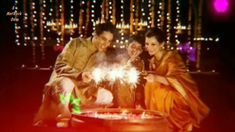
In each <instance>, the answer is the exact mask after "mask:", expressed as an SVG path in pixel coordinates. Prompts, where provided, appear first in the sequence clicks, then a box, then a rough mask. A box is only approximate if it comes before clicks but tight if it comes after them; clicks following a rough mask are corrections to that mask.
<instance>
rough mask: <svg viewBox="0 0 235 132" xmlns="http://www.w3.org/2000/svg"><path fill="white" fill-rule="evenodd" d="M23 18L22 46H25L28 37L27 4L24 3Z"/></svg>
mask: <svg viewBox="0 0 235 132" xmlns="http://www.w3.org/2000/svg"><path fill="white" fill-rule="evenodd" d="M24 2H25V3H24V5H23V8H24V13H23V14H24V17H23V26H24V33H23V34H24V46H27V40H28V35H27V28H28V13H27V3H26V1H24Z"/></svg>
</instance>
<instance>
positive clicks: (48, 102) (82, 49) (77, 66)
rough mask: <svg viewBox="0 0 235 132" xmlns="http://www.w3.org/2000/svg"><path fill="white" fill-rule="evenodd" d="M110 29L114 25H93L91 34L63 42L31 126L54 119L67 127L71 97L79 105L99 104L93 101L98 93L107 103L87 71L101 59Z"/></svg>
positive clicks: (109, 41) (107, 44) (106, 93)
mask: <svg viewBox="0 0 235 132" xmlns="http://www.w3.org/2000/svg"><path fill="white" fill-rule="evenodd" d="M114 32H115V27H114V25H112V24H111V23H101V24H98V25H96V28H95V32H94V35H93V37H90V38H87V39H84V38H76V39H73V40H71V41H70V42H69V43H68V44H66V46H65V48H64V49H63V51H62V52H61V54H59V55H58V57H57V60H56V62H55V67H54V71H53V72H52V75H51V77H50V80H49V82H48V83H47V84H46V86H45V89H44V91H43V93H44V94H43V102H42V105H41V106H40V109H39V111H38V113H37V115H36V116H35V120H34V125H35V126H42V125H43V126H44V125H46V124H48V123H51V122H55V123H56V126H57V127H66V126H68V121H69V119H70V117H71V108H70V107H71V104H70V103H71V99H79V100H80V103H79V105H81V106H82V105H87V104H91V103H94V102H96V103H101V104H102V103H103V102H97V101H95V100H96V96H97V98H99V94H100V95H101V96H103V95H106V96H107V97H108V99H106V100H105V103H107V102H110V103H111V101H112V97H111V96H112V95H111V93H110V92H109V91H107V90H105V89H102V90H101V91H102V92H100V91H98V90H97V88H96V87H95V85H92V81H91V80H92V79H91V74H90V71H91V69H92V68H93V67H94V66H95V65H96V64H97V63H98V61H102V59H100V58H102V56H103V55H104V53H105V51H106V49H107V47H109V46H110V44H111V42H112V40H113V38H114ZM97 91H98V92H97ZM97 93H98V95H96V94H97ZM107 100H108V101H107ZM76 105H78V104H76Z"/></svg>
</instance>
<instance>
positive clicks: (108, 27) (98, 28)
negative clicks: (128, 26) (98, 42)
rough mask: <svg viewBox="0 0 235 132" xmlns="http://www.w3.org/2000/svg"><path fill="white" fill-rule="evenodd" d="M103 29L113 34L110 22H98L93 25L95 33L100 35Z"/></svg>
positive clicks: (112, 26) (113, 28)
mask: <svg viewBox="0 0 235 132" xmlns="http://www.w3.org/2000/svg"><path fill="white" fill-rule="evenodd" d="M104 31H107V32H111V33H112V34H113V35H114V34H115V26H114V25H113V24H112V23H110V22H106V23H100V24H97V25H96V26H95V33H96V35H100V34H102V33H103V32H104Z"/></svg>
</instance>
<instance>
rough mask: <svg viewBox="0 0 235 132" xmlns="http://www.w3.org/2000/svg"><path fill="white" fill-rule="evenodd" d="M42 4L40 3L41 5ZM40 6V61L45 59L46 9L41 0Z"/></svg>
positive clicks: (44, 2) (43, 0)
mask: <svg viewBox="0 0 235 132" xmlns="http://www.w3.org/2000/svg"><path fill="white" fill-rule="evenodd" d="M41 2H42V3H41ZM40 5H42V6H41V7H40V8H41V9H40V10H41V12H40V19H41V21H40V40H41V44H40V47H41V54H42V55H41V59H42V60H44V59H45V56H46V55H45V46H44V40H46V37H44V30H46V23H45V21H46V16H45V8H46V1H45V0H41V1H40Z"/></svg>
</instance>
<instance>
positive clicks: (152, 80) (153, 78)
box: [144, 74, 155, 83]
mask: <svg viewBox="0 0 235 132" xmlns="http://www.w3.org/2000/svg"><path fill="white" fill-rule="evenodd" d="M144 79H146V81H147V82H150V83H153V82H155V76H154V75H153V74H148V75H147V76H146V77H144Z"/></svg>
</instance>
